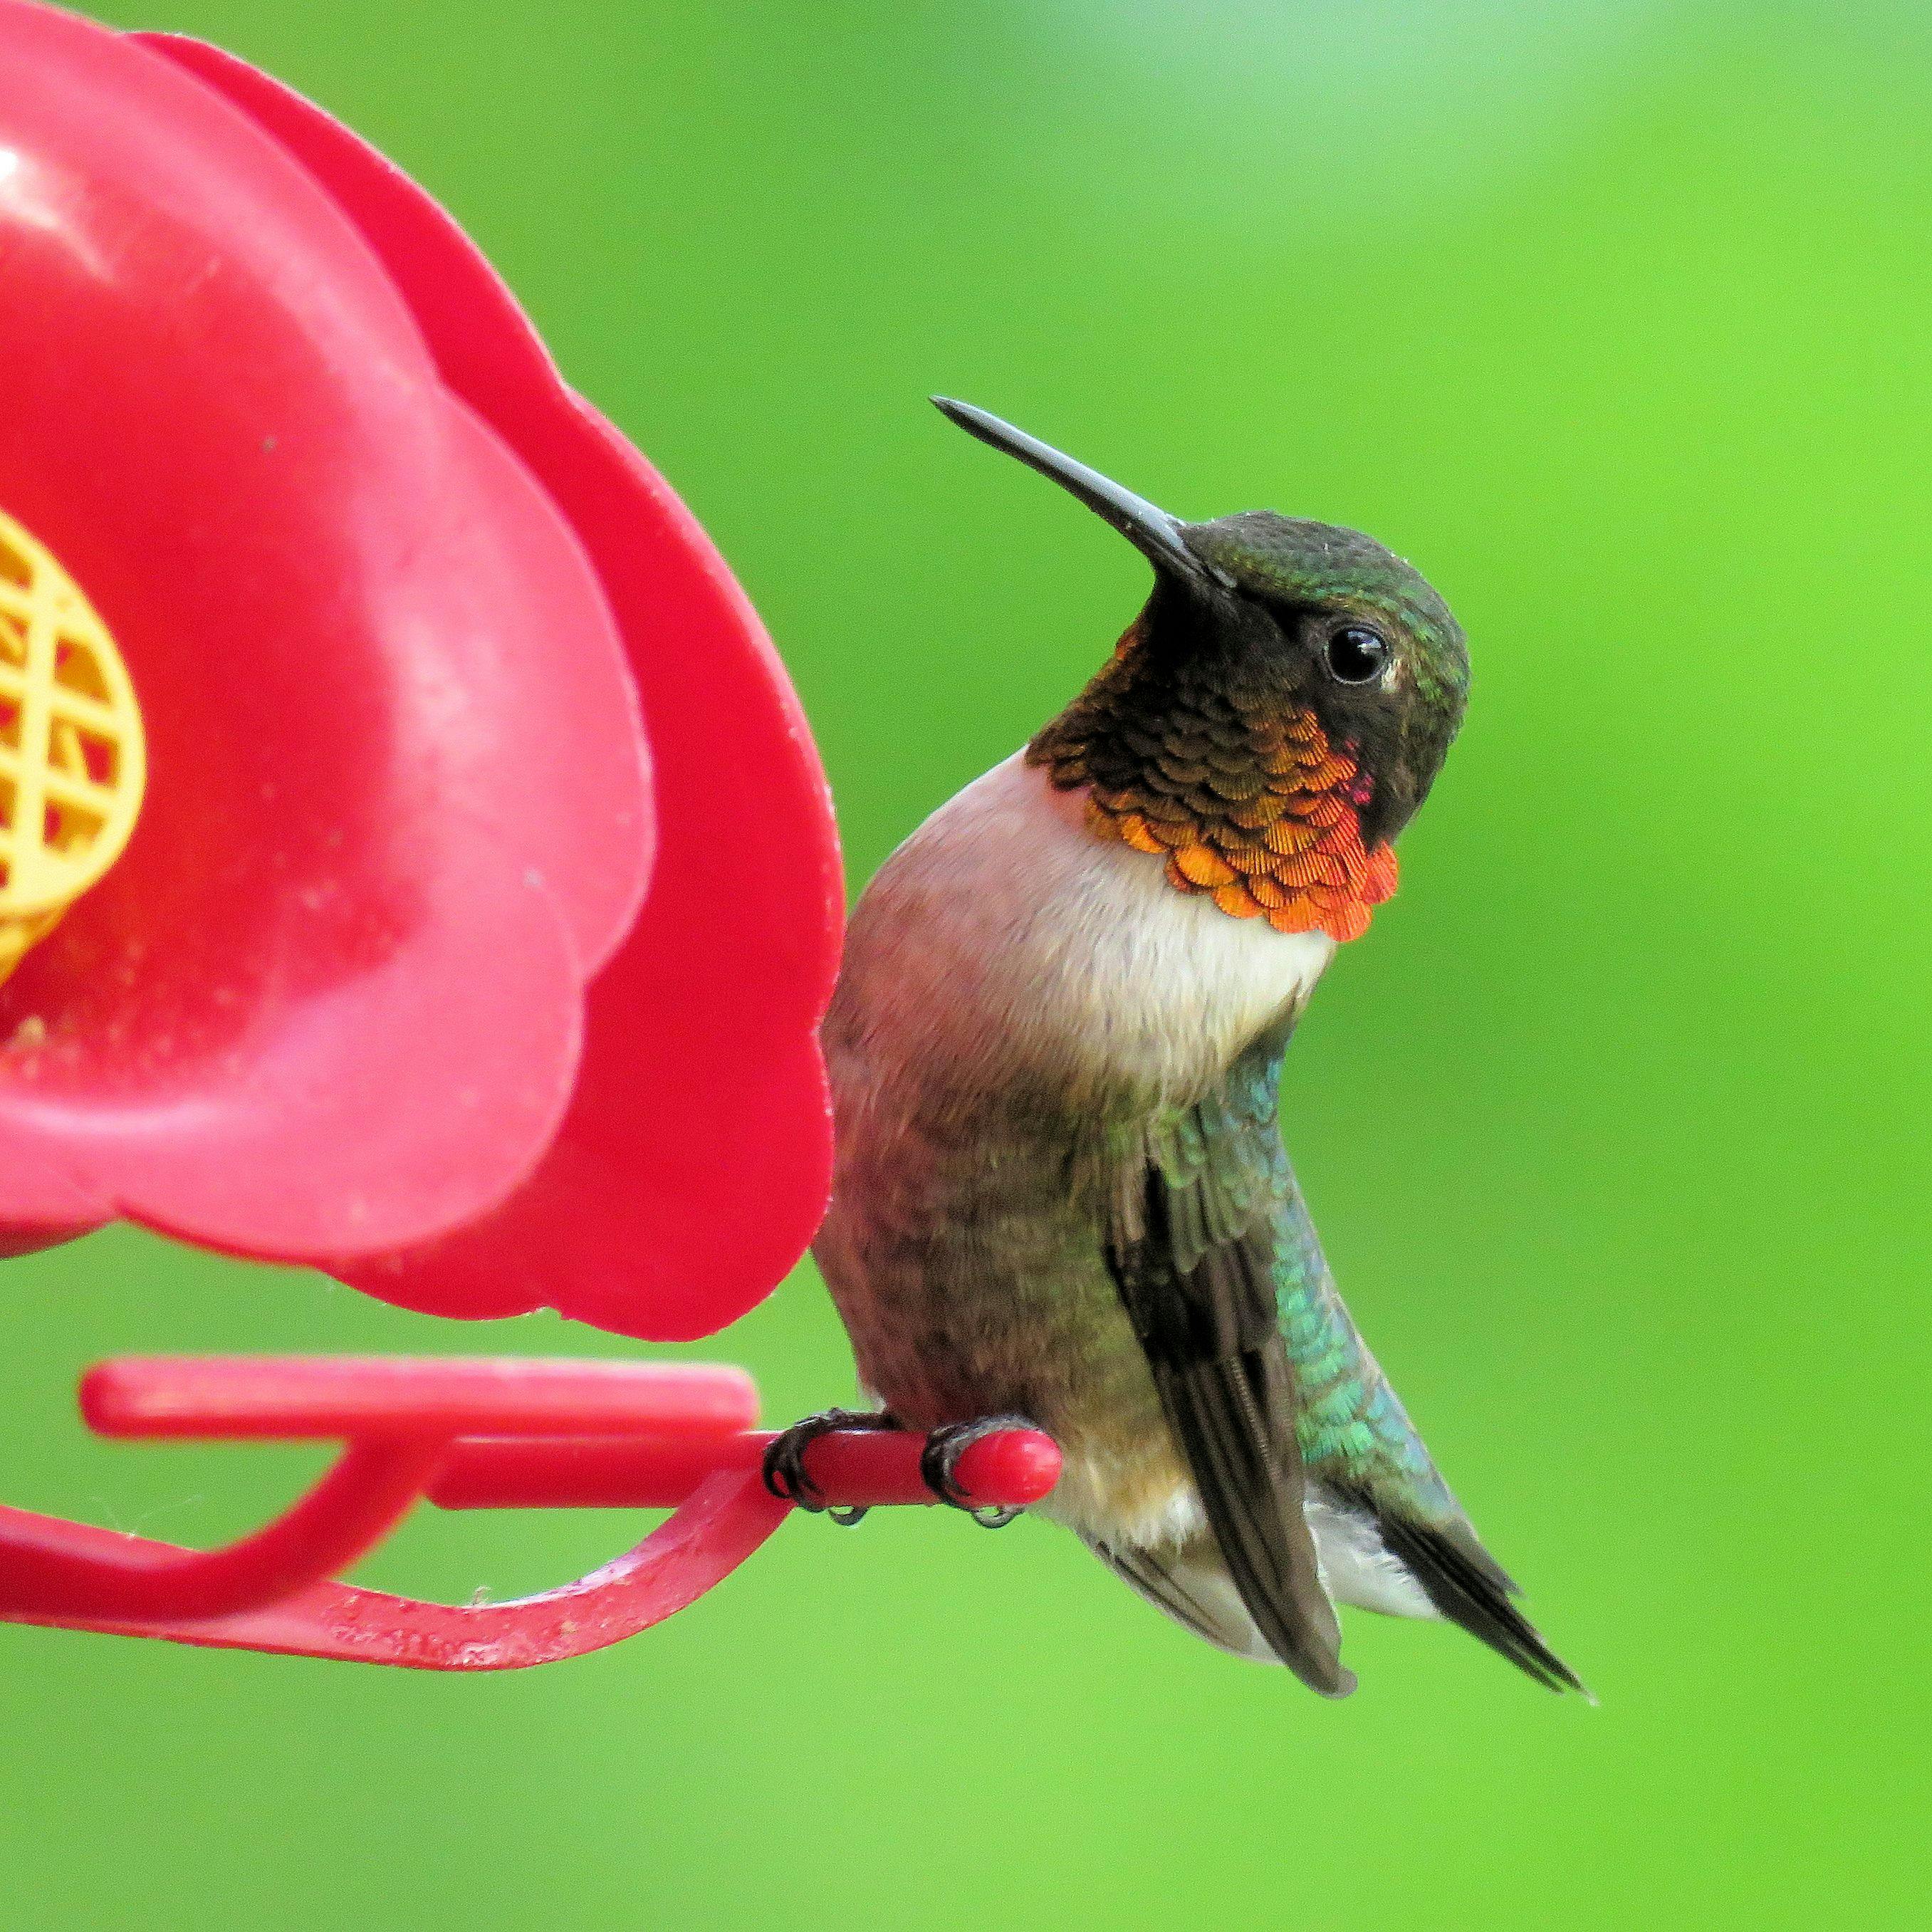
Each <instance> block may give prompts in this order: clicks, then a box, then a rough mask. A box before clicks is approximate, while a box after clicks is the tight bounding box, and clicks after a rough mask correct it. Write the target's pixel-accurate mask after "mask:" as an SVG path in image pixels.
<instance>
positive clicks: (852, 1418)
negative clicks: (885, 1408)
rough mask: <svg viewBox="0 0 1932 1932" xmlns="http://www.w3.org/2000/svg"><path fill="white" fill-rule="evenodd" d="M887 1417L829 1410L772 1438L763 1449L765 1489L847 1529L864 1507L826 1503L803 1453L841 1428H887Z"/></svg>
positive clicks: (808, 1418)
mask: <svg viewBox="0 0 1932 1932" xmlns="http://www.w3.org/2000/svg"><path fill="white" fill-rule="evenodd" d="M894 1426H895V1425H894V1424H893V1422H892V1418H890V1417H889V1416H885V1415H866V1414H865V1413H863V1412H860V1411H859V1410H856V1409H824V1410H822V1411H821V1412H820V1413H819V1414H818V1415H808V1416H806V1417H805V1418H803V1419H802V1420H801V1421H797V1422H794V1423H793V1424H792V1426H791V1427H790V1428H789V1429H787V1430H781V1432H780V1433H778V1435H776V1436H773V1437H772V1439H771V1441H770V1442H769V1443H767V1444H766V1446H765V1457H764V1464H763V1472H764V1478H765V1487H766V1489H768V1490H770V1491H771V1493H772V1495H773V1496H776V1497H777V1498H778V1500H779V1501H780V1502H787V1503H790V1505H792V1506H793V1508H796V1509H802V1510H806V1511H809V1512H810V1513H811V1514H812V1515H814V1516H829V1517H830V1518H831V1519H832V1521H833V1522H834V1523H836V1524H838V1526H839V1528H840V1529H850V1528H851V1527H852V1526H853V1524H854V1523H857V1522H859V1520H861V1519H862V1517H864V1516H865V1514H866V1509H865V1505H861V1504H853V1505H849V1506H847V1507H844V1508H841V1507H840V1506H838V1505H835V1504H832V1503H828V1502H826V1500H825V1498H824V1495H823V1492H822V1491H821V1490H820V1489H819V1487H818V1485H817V1484H816V1483H814V1481H812V1480H811V1477H810V1476H809V1475H807V1474H806V1473H805V1451H806V1450H808V1449H809V1448H811V1445H813V1444H814V1442H817V1440H818V1439H819V1438H820V1436H829V1435H831V1434H832V1432H833V1431H834V1430H840V1429H890V1428H892V1427H894Z"/></svg>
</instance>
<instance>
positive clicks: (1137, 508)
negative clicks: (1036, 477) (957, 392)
mask: <svg viewBox="0 0 1932 1932" xmlns="http://www.w3.org/2000/svg"><path fill="white" fill-rule="evenodd" d="M932 401H933V404H934V406H935V407H936V408H937V409H938V410H939V411H940V412H941V414H942V415H944V416H950V418H951V419H953V422H956V423H957V424H958V425H959V427H960V428H962V429H963V430H964V431H965V432H966V434H968V436H977V437H978V438H979V439H980V441H981V442H982V443H990V444H991V445H992V447H993V448H994V449H1003V450H1004V451H1005V452H1006V453H1007V455H1009V456H1016V457H1018V458H1019V460H1021V461H1022V463H1025V464H1026V465H1027V466H1028V468H1029V469H1037V470H1038V471H1039V472H1040V474H1041V475H1043V476H1050V477H1052V479H1053V480H1054V481H1055V482H1056V483H1058V484H1059V485H1060V487H1061V488H1062V489H1063V490H1066V491H1067V492H1068V493H1069V494H1070V495H1072V496H1077V497H1079V499H1080V501H1081V502H1083V503H1085V505H1087V507H1088V509H1090V510H1091V511H1094V514H1096V515H1097V516H1100V517H1105V518H1106V520H1107V521H1108V522H1109V523H1112V525H1113V526H1114V527H1115V529H1117V530H1118V531H1119V532H1120V533H1121V535H1122V536H1124V537H1125V538H1127V541H1128V542H1130V544H1133V546H1134V547H1135V548H1136V549H1137V550H1139V551H1140V553H1142V556H1145V557H1146V558H1147V559H1148V561H1149V562H1151V563H1152V564H1153V565H1154V567H1155V568H1156V569H1157V570H1163V571H1171V572H1172V573H1173V574H1175V575H1177V576H1179V577H1184V578H1186V579H1189V580H1192V581H1193V582H1195V583H1199V582H1200V581H1201V580H1202V579H1204V578H1205V577H1211V576H1214V577H1218V573H1217V572H1215V571H1212V570H1211V569H1210V568H1209V567H1208V565H1205V564H1204V563H1203V562H1202V561H1201V559H1199V557H1198V556H1196V555H1195V554H1194V553H1193V551H1192V550H1190V549H1189V548H1188V547H1187V544H1184V542H1183V541H1181V525H1180V523H1178V521H1177V520H1175V518H1174V517H1170V516H1169V514H1167V512H1166V511H1165V510H1163V509H1159V508H1156V506H1155V505H1154V504H1152V503H1150V502H1148V500H1147V499H1146V498H1145V496H1136V495H1135V494H1134V493H1133V491H1132V490H1124V489H1122V488H1121V486H1120V484H1118V483H1116V482H1115V481H1112V478H1109V477H1106V476H1103V475H1101V474H1100V472H1099V471H1098V470H1097V469H1088V467H1087V466H1086V464H1085V463H1076V462H1075V461H1074V460H1073V458H1072V457H1070V456H1064V455H1061V452H1059V451H1058V450H1057V449H1052V447H1050V446H1049V445H1047V444H1046V443H1042V442H1040V440H1039V439H1038V438H1037V437H1031V436H1028V434H1027V433H1026V431H1025V430H1023V429H1016V428H1014V427H1013V425H1012V424H1011V423H1010V422H1001V420H1000V419H999V418H998V416H989V414H988V413H986V410H976V409H975V408H974V407H973V405H972V404H971V403H956V402H955V401H953V399H952V398H951V397H950V396H935V397H934V398H932Z"/></svg>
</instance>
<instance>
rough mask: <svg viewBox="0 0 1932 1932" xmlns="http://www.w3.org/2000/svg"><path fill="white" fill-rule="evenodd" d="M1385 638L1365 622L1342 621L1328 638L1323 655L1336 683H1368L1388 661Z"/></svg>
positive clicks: (1377, 676) (1378, 674)
mask: <svg viewBox="0 0 1932 1932" xmlns="http://www.w3.org/2000/svg"><path fill="white" fill-rule="evenodd" d="M1388 654H1389V647H1388V639H1387V638H1385V637H1384V636H1383V635H1382V633H1381V632H1380V631H1372V630H1370V628H1369V627H1368V626H1367V625H1366V624H1345V625H1343V627H1342V628H1341V629H1340V630H1339V631H1336V632H1335V633H1334V634H1333V635H1332V636H1331V637H1330V638H1329V640H1328V644H1327V646H1325V652H1324V655H1325V656H1326V657H1327V658H1328V675H1329V676H1331V677H1332V678H1333V679H1334V680H1335V682H1337V684H1370V683H1372V682H1374V680H1375V679H1377V678H1379V677H1380V676H1382V667H1384V666H1385V664H1387V663H1388Z"/></svg>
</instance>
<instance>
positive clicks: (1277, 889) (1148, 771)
mask: <svg viewBox="0 0 1932 1932" xmlns="http://www.w3.org/2000/svg"><path fill="white" fill-rule="evenodd" d="M1116 661H1117V662H1118V660H1116ZM1105 681H1106V674H1105V673H1103V676H1102V679H1100V680H1097V682H1099V683H1104V682H1105ZM1095 697H1101V694H1100V693H1099V692H1097V691H1090V693H1089V694H1088V697H1086V698H1085V699H1083V700H1076V703H1075V704H1074V705H1073V706H1072V707H1071V709H1070V710H1068V711H1067V712H1064V713H1063V714H1062V715H1061V717H1060V718H1058V719H1056V720H1055V722H1054V723H1053V724H1051V725H1049V727H1047V729H1046V730H1044V731H1043V732H1042V733H1040V736H1038V737H1037V738H1036V739H1034V742H1033V743H1032V744H1031V745H1030V746H1029V747H1028V751H1027V757H1028V760H1029V761H1030V762H1031V763H1034V764H1037V765H1041V766H1045V767H1046V772H1047V774H1048V775H1049V778H1051V779H1052V781H1053V783H1054V784H1055V785H1056V786H1058V787H1059V788H1060V789H1061V790H1063V791H1071V790H1075V789H1076V788H1077V787H1080V786H1082V785H1085V786H1087V787H1090V790H1089V792H1088V800H1087V824H1088V829H1090V830H1091V831H1092V832H1094V835H1096V836H1097V837H1098V838H1118V839H1119V840H1120V841H1121V842H1122V843H1123V844H1127V845H1131V846H1132V847H1133V848H1134V849H1135V850H1136V851H1139V852H1148V853H1159V854H1160V855H1161V856H1163V857H1165V858H1166V861H1167V878H1168V883H1169V884H1170V885H1172V886H1173V887H1174V888H1175V889H1176V890H1177V891H1178V892H1205V893H1207V894H1208V895H1210V896H1211V898H1213V900H1214V903H1215V904H1216V905H1217V906H1218V907H1220V909H1221V910H1222V911H1223V912H1225V913H1229V914H1230V915H1231V916H1233V917H1234V918H1236V919H1266V920H1267V921H1268V924H1269V925H1271V926H1273V927H1274V929H1275V930H1276V931H1277V932H1316V931H1317V930H1319V931H1321V932H1326V933H1328V934H1330V935H1332V936H1333V937H1334V938H1337V939H1338V940H1349V939H1355V938H1358V937H1359V936H1360V935H1361V934H1363V933H1364V932H1367V930H1368V925H1369V915H1370V910H1371V909H1372V908H1373V907H1375V906H1377V905H1379V904H1381V903H1382V901H1383V900H1384V899H1385V898H1388V896H1389V895H1390V894H1391V892H1394V890H1395V886H1396V862H1395V853H1394V850H1393V849H1392V848H1391V847H1389V846H1388V845H1387V844H1379V845H1377V846H1376V847H1375V848H1374V849H1373V850H1366V849H1365V848H1364V846H1363V844H1362V829H1361V806H1362V805H1364V804H1365V803H1366V802H1367V790H1366V788H1365V782H1364V778H1363V776H1362V774H1361V771H1360V770H1359V769H1358V766H1357V764H1356V761H1355V759H1354V758H1353V757H1351V756H1350V755H1349V753H1348V752H1347V751H1346V750H1341V749H1338V748H1336V747H1334V746H1333V745H1331V744H1330V743H1329V742H1328V735H1327V733H1325V732H1324V731H1323V730H1322V726H1321V724H1320V722H1319V721H1318V720H1317V718H1316V715H1315V714H1314V712H1312V711H1307V710H1298V711H1292V712H1285V713H1284V712H1278V711H1270V712H1262V711H1259V710H1258V709H1252V708H1250V707H1249V706H1242V705H1238V704H1236V703H1229V701H1227V700H1225V699H1221V698H1218V697H1211V696H1209V695H1208V694H1205V693H1201V694H1195V696H1194V701H1193V704H1192V705H1190V706H1188V707H1187V708H1185V709H1175V710H1172V711H1169V712H1166V715H1163V716H1162V717H1161V718H1160V721H1159V722H1158V723H1154V722H1153V721H1150V720H1148V719H1146V718H1145V716H1143V717H1142V718H1137V719H1136V720H1135V721H1134V722H1133V724H1132V725H1130V726H1128V727H1127V729H1126V730H1124V731H1123V730H1120V729H1119V728H1118V727H1119V726H1120V725H1121V724H1124V722H1125V721H1124V720H1121V719H1120V718H1118V714H1117V715H1116V717H1115V718H1112V719H1104V720H1103V718H1101V717H1097V716H1096V715H1095V712H1097V711H1101V712H1104V711H1106V710H1107V709H1111V708H1112V707H1110V706H1106V703H1105V699H1104V697H1102V701H1101V703H1100V704H1099V705H1095V704H1094V702H1093V700H1094V698H1095ZM1083 724H1084V725H1085V726H1086V727H1088V728H1085V729H1083V728H1082V727H1083ZM1107 724H1113V725H1115V729H1112V730H1109V729H1107V728H1106V726H1107ZM1096 727H1097V728H1096Z"/></svg>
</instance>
